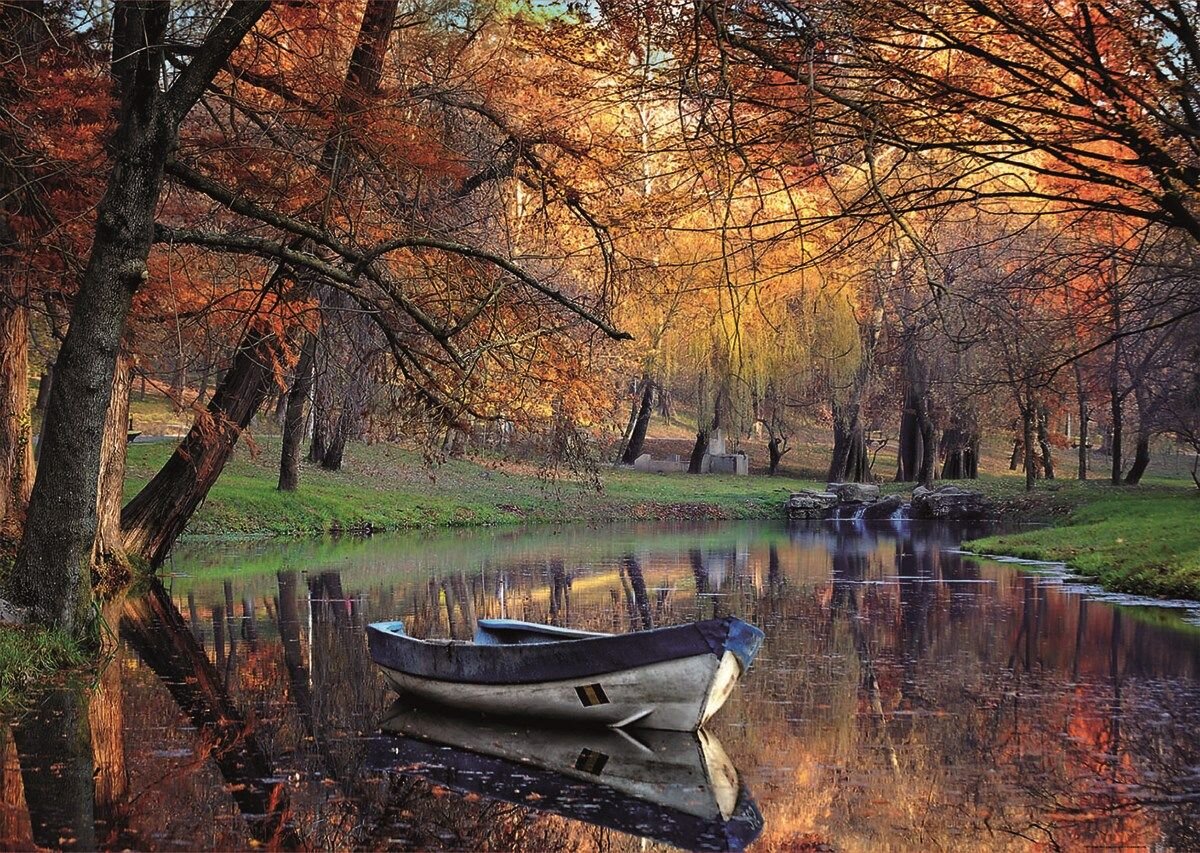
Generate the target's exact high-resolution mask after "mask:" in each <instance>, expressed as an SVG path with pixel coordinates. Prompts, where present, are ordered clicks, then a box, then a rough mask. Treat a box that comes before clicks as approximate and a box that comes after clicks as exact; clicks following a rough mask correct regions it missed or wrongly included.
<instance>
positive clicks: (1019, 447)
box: [1008, 435, 1025, 471]
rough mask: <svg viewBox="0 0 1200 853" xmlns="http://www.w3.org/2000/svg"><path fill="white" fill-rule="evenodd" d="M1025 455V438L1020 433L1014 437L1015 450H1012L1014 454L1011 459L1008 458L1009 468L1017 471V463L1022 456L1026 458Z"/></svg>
mask: <svg viewBox="0 0 1200 853" xmlns="http://www.w3.org/2000/svg"><path fill="white" fill-rule="evenodd" d="M1024 455H1025V440H1024V439H1023V438H1022V437H1021V436H1020V435H1018V436H1016V437H1014V438H1013V452H1012V456H1011V457H1009V460H1008V470H1009V471H1016V470H1017V464H1018V463H1019V462H1020V461H1021V459H1022V458H1024Z"/></svg>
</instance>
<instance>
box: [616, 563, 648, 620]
mask: <svg viewBox="0 0 1200 853" xmlns="http://www.w3.org/2000/svg"><path fill="white" fill-rule="evenodd" d="M621 574H622V576H623V577H625V578H628V579H629V586H628V587H627V588H626V596H627V597H628V598H629V615H630V619H631V620H632V621H633V629H634V630H635V631H646V630H649V629H650V628H653V627H654V620H653V618H652V617H651V615H650V596H649V595H647V593H646V579H645V577H643V576H642V566H641V564H640V563H639V562H638V561H637V558H636V557H634V556H633V555H632V554H626V555H625V557H624V558H622V560H621Z"/></svg>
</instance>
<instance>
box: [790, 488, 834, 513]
mask: <svg viewBox="0 0 1200 853" xmlns="http://www.w3.org/2000/svg"><path fill="white" fill-rule="evenodd" d="M838 503H839V498H838V496H837V494H836V493H835V492H814V491H810V490H807V489H806V490H805V491H802V492H792V496H791V497H790V498H788V502H787V507H786V508H787V517H788V518H790V519H793V520H796V519H805V518H825V516H826V515H828V514H829V511H830V510H832V509H833V508H834V507H835V506H837V505H838Z"/></svg>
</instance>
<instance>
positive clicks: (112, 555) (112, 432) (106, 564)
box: [92, 353, 131, 580]
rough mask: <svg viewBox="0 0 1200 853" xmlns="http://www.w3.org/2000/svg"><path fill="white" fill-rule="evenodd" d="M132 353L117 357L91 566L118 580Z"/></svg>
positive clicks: (122, 553)
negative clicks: (130, 359) (130, 357)
mask: <svg viewBox="0 0 1200 853" xmlns="http://www.w3.org/2000/svg"><path fill="white" fill-rule="evenodd" d="M130 386H131V379H130V371H129V356H128V355H126V354H125V353H121V354H120V355H119V356H118V357H117V366H116V370H115V371H114V373H113V389H112V398H111V399H110V401H109V404H108V413H107V415H106V416H105V418H104V439H103V442H102V443H101V450H100V480H99V483H98V484H97V488H96V544H95V547H94V549H93V551H92V565H93V566H95V567H96V568H97V570H98V571H99V572H100V575H101V577H106V576H108V577H112V578H113V579H114V580H119V579H121V578H123V577H124V576H125V575H126V574H127V565H126V564H127V560H126V558H125V546H124V542H123V539H122V536H121V503H122V496H123V492H124V489H125V455H126V450H127V446H128V444H129V392H130Z"/></svg>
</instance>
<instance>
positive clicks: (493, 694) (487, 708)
mask: <svg viewBox="0 0 1200 853" xmlns="http://www.w3.org/2000/svg"><path fill="white" fill-rule="evenodd" d="M382 669H383V672H384V674H385V675H386V676H387V678H388V680H389V681H390V682H391V683H392V685H393V686H394V687H395V688H396V689H397V690H398V691H400V692H402V693H405V694H407V695H410V696H413V697H416V698H419V699H421V700H424V701H427V702H434V703H437V704H440V705H446V706H450V707H454V708H463V709H467V710H471V711H475V712H478V713H486V714H496V715H500V716H509V717H523V718H528V719H532V720H537V721H540V722H543V723H544V722H550V721H554V720H557V721H566V722H577V723H583V724H586V725H605V726H613V727H618V728H619V727H624V726H632V727H641V728H651V729H669V730H673V731H694V730H696V729H698V728H699V727H700V726H702V725H703V724H704V723H705V722H707V721H708V719H709V718H711V717H712V716H713V715H714V714H715V713H716V712H717V711H718V710H720V708H721V706H722V705H724V704H725V701H726V700H727V699H728V698H729V695H730V694H731V693H732V691H733V687H734V684H735V683H736V681H737V679H738V677H739V676H740V675H741V664H740V663H739V662H738V659H737V657H736V656H735V655H734V654H733V653H732V652H728V651H727V652H725V653H724V654H723V655H722V656H721V657H720V658H718V657H716V656H715V655H711V654H701V655H694V656H692V657H686V658H680V659H677V660H670V661H662V662H659V663H652V664H647V665H645V666H639V667H632V668H630V669H625V670H621V671H619V672H613V673H607V674H603V675H596V676H588V677H585V678H582V679H569V680H563V681H545V682H537V683H531V684H473V683H463V682H451V681H439V680H436V679H432V678H425V677H422V676H417V675H412V674H409V673H404V672H398V671H396V670H394V669H390V668H388V667H386V666H385V667H382Z"/></svg>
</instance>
